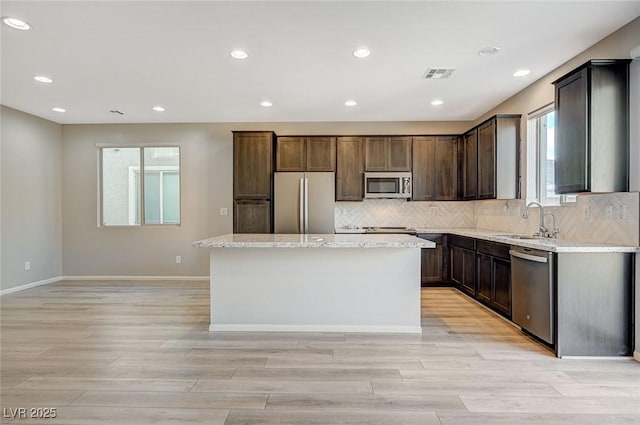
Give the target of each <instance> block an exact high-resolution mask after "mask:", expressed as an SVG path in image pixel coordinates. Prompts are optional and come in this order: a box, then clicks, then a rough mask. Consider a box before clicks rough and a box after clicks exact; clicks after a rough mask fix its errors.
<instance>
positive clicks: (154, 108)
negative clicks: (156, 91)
mask: <svg viewBox="0 0 640 425" xmlns="http://www.w3.org/2000/svg"><path fill="white" fill-rule="evenodd" d="M151 109H153V110H154V111H156V112H164V111H165V109H164V108H163V107H162V106H160V105H157V106H154V107H153V108H151Z"/></svg>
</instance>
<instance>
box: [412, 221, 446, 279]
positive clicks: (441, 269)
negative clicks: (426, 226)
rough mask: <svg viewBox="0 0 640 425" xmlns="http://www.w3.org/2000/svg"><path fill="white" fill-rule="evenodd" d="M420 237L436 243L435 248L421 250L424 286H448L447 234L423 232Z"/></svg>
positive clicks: (421, 272)
mask: <svg viewBox="0 0 640 425" xmlns="http://www.w3.org/2000/svg"><path fill="white" fill-rule="evenodd" d="M418 237H419V238H422V239H426V240H428V241H431V242H434V243H435V244H436V247H435V248H423V249H422V251H421V261H420V263H421V267H420V277H421V282H422V286H448V285H449V246H448V244H447V239H448V237H447V235H442V234H435V233H433V234H432V233H421V234H419V235H418Z"/></svg>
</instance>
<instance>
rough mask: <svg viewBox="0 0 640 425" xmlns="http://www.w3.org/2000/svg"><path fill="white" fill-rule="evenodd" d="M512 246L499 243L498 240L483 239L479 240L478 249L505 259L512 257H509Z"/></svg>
mask: <svg viewBox="0 0 640 425" xmlns="http://www.w3.org/2000/svg"><path fill="white" fill-rule="evenodd" d="M510 248H511V246H510V245H506V244H503V243H497V242H489V241H483V240H478V242H477V245H476V251H478V252H480V253H483V254H488V255H491V256H493V257H497V258H502V259H504V260H509V259H510V257H509V249H510Z"/></svg>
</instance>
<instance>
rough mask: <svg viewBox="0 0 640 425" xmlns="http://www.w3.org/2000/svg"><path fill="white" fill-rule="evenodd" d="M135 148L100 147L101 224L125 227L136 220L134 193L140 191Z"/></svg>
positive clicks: (137, 154)
mask: <svg viewBox="0 0 640 425" xmlns="http://www.w3.org/2000/svg"><path fill="white" fill-rule="evenodd" d="M139 171H140V149H139V148H103V149H102V223H103V224H104V225H105V226H128V225H136V224H139V223H140V215H139V209H138V208H136V196H137V193H138V191H139V190H140V184H139V182H138V179H137V176H136V173H137V172H139Z"/></svg>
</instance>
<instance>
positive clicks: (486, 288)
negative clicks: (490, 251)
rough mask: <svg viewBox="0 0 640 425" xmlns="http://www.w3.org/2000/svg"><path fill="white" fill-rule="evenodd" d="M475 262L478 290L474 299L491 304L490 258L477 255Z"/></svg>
mask: <svg viewBox="0 0 640 425" xmlns="http://www.w3.org/2000/svg"><path fill="white" fill-rule="evenodd" d="M476 262H477V267H478V276H477V283H478V290H477V291H476V299H478V300H480V301H482V302H483V303H485V304H489V305H490V304H491V295H492V292H493V291H492V289H491V286H492V285H491V276H492V273H491V267H492V266H493V264H492V261H491V257H490V256H488V255H484V254H478V255H477V256H476Z"/></svg>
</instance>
